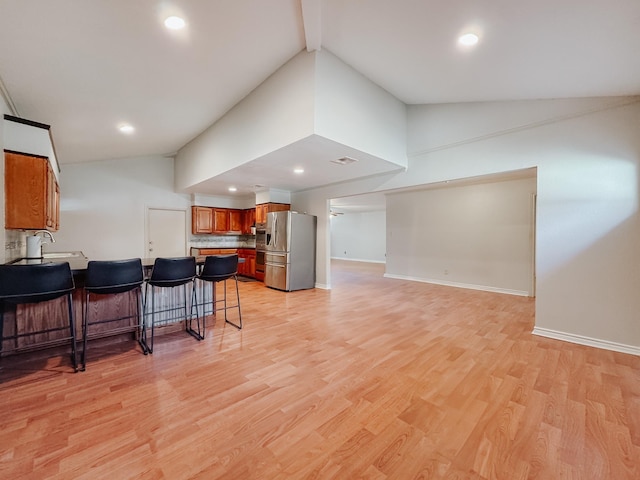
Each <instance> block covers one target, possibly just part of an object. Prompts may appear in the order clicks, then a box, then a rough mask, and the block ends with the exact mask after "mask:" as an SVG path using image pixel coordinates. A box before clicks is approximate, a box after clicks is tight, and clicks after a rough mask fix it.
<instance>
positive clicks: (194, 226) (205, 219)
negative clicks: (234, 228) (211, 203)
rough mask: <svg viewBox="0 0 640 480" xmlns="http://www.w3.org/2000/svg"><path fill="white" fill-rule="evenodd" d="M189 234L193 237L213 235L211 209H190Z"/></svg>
mask: <svg viewBox="0 0 640 480" xmlns="http://www.w3.org/2000/svg"><path fill="white" fill-rule="evenodd" d="M191 233H193V234H194V235H197V234H203V233H213V209H212V208H210V207H191Z"/></svg>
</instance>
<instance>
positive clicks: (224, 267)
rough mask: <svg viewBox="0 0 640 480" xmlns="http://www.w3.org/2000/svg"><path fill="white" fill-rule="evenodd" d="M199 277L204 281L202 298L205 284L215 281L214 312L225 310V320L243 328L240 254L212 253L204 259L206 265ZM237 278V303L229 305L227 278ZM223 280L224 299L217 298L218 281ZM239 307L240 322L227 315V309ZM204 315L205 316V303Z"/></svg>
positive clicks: (238, 327)
mask: <svg viewBox="0 0 640 480" xmlns="http://www.w3.org/2000/svg"><path fill="white" fill-rule="evenodd" d="M198 279H199V280H200V281H201V282H202V298H204V286H205V283H206V282H212V283H213V292H214V293H213V312H214V313H215V312H218V311H222V310H224V321H225V322H226V323H229V324H231V325H233V326H234V327H236V328H237V329H239V330H240V329H242V312H241V310H240V290H239V289H238V255H211V256H208V257H206V258H205V259H204V266H203V267H202V271H201V272H200V275H198ZM229 279H233V280H235V286H236V304H235V305H227V280H229ZM219 282H223V292H224V296H223V298H222V299H220V300H217V299H216V298H215V288H216V283H219ZM218 303H222V305H223V306H222V307H218ZM232 308H237V309H238V317H239V323H237V324H236V323H233V322H231V321H230V320H229V319H228V317H227V310H229V309H232ZM202 316H203V317H204V304H203V312H202Z"/></svg>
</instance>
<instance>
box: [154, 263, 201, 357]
mask: <svg viewBox="0 0 640 480" xmlns="http://www.w3.org/2000/svg"><path fill="white" fill-rule="evenodd" d="M195 277H196V259H195V257H177V258H156V260H155V261H154V264H153V270H151V277H150V278H149V279H148V280H147V284H146V286H145V299H144V316H145V320H144V322H143V335H142V340H143V342H144V345H145V347H146V350H147V352H149V353H153V336H154V330H155V328H154V327H155V324H156V323H158V322H157V321H156V314H158V313H166V312H170V311H177V310H181V309H182V308H184V316H183V317H182V318H184V320H185V329H186V331H187V332H188V333H189V334H191V335H193V336H194V337H195V338H197V339H198V340H202V339H203V338H204V337H203V336H202V335H201V334H200V316H199V315H198V309H197V308H196V320H197V323H198V331H195V330H193V328H192V323H191V322H192V319H193V315H192V313H193V306H196V305H197V301H196V300H197V299H196V289H195V288H194V285H193V283H194V279H195ZM188 284H191V302H190V303H189V297H188V296H187V285H188ZM179 286H182V287H183V293H184V305H183V306H182V307H181V306H176V307H171V308H168V309H164V310H162V311H161V312H159V311H158V310H157V309H156V307H155V302H154V291H155V290H156V289H162V288H174V287H179ZM149 287H150V292H149ZM188 307H191V311H189V310H188ZM149 309H150V310H151V312H149ZM148 315H150V317H151V319H150V320H151V341H150V342H148V341H147V323H149V322H148V318H147V317H148Z"/></svg>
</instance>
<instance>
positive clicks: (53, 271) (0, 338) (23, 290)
mask: <svg viewBox="0 0 640 480" xmlns="http://www.w3.org/2000/svg"><path fill="white" fill-rule="evenodd" d="M74 288H75V285H74V283H73V275H72V274H71V267H70V266H69V263H68V262H62V263H43V264H34V265H0V353H1V352H2V346H3V343H4V339H5V337H4V310H5V304H7V303H9V304H14V305H21V304H30V303H43V302H48V301H50V300H55V299H57V298H60V297H65V296H66V297H67V307H68V326H64V327H54V328H45V329H41V330H38V331H36V332H29V333H18V319H17V317H16V321H15V325H14V329H15V330H14V334H13V335H11V336H9V337H6V338H8V339H15V342H16V344H15V348H14V349H12V350H11V351H14V350H19V348H18V339H19V338H21V337H26V336H31V335H33V334H34V333H49V332H54V331H62V330H66V329H67V328H68V329H69V336H68V337H64V338H61V339H57V340H52V341H49V342H43V343H41V344H40V345H41V346H47V345H48V344H54V343H58V342H59V341H60V340H71V362H72V364H73V369H74V370H75V371H76V372H77V371H78V358H77V355H76V328H75V323H74V315H73V298H72V293H73V290H74Z"/></svg>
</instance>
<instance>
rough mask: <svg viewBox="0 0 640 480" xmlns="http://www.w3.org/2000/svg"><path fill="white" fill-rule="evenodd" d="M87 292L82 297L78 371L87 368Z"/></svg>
mask: <svg viewBox="0 0 640 480" xmlns="http://www.w3.org/2000/svg"><path fill="white" fill-rule="evenodd" d="M89 295H91V294H90V293H89V292H86V293H85V296H84V315H83V316H82V355H81V356H80V363H81V366H80V370H81V371H83V372H84V371H85V370H86V368H87V330H88V328H89Z"/></svg>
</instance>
